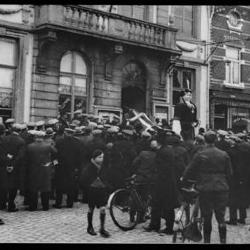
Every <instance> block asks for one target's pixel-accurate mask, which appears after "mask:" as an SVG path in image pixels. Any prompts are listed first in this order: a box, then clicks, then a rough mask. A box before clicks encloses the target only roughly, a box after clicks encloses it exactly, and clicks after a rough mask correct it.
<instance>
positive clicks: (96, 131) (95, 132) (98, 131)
mask: <svg viewBox="0 0 250 250" xmlns="http://www.w3.org/2000/svg"><path fill="white" fill-rule="evenodd" d="M101 133H102V130H100V129H94V130H93V131H92V134H93V135H98V134H101Z"/></svg>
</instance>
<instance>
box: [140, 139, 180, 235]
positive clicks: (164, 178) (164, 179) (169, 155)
mask: <svg viewBox="0 0 250 250" xmlns="http://www.w3.org/2000/svg"><path fill="white" fill-rule="evenodd" d="M164 141H165V138H163V136H161V137H159V138H157V140H152V141H151V146H152V147H153V148H155V149H156V156H155V161H154V164H155V168H156V172H157V173H156V182H155V185H154V190H153V194H152V212H151V221H150V224H149V226H148V227H144V229H145V230H146V231H148V232H151V231H157V232H158V231H159V230H160V227H161V223H160V222H161V217H162V216H163V215H164V216H163V217H164V218H165V220H166V228H165V229H164V230H162V231H161V232H164V233H166V234H172V233H173V224H174V217H175V213H174V208H176V207H178V206H179V203H178V199H177V198H178V197H177V196H178V193H177V185H176V180H175V174H174V152H173V149H172V147H170V146H165V143H164ZM152 144H153V145H152Z"/></svg>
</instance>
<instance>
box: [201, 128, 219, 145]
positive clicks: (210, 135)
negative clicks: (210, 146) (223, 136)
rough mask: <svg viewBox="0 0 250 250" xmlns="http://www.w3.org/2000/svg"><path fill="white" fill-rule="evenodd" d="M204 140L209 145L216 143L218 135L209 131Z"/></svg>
mask: <svg viewBox="0 0 250 250" xmlns="http://www.w3.org/2000/svg"><path fill="white" fill-rule="evenodd" d="M204 138H205V141H206V142H207V143H214V142H215V140H216V138H217V135H216V133H215V132H214V131H213V130H209V131H207V132H206V133H205V135H204Z"/></svg>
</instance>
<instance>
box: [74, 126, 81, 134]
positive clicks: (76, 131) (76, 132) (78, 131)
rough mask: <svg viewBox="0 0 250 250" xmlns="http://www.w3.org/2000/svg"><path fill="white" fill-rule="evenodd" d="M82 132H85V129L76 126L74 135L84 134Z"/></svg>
mask: <svg viewBox="0 0 250 250" xmlns="http://www.w3.org/2000/svg"><path fill="white" fill-rule="evenodd" d="M82 134H83V131H82V129H81V127H76V129H75V133H74V135H82Z"/></svg>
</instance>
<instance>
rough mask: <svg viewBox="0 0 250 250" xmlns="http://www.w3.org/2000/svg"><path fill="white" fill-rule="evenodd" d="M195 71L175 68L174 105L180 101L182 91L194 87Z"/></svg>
mask: <svg viewBox="0 0 250 250" xmlns="http://www.w3.org/2000/svg"><path fill="white" fill-rule="evenodd" d="M193 83H194V71H193V70H190V69H184V68H176V69H174V70H173V105H176V104H177V103H179V96H180V91H181V90H184V89H191V90H192V89H194V86H193Z"/></svg>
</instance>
